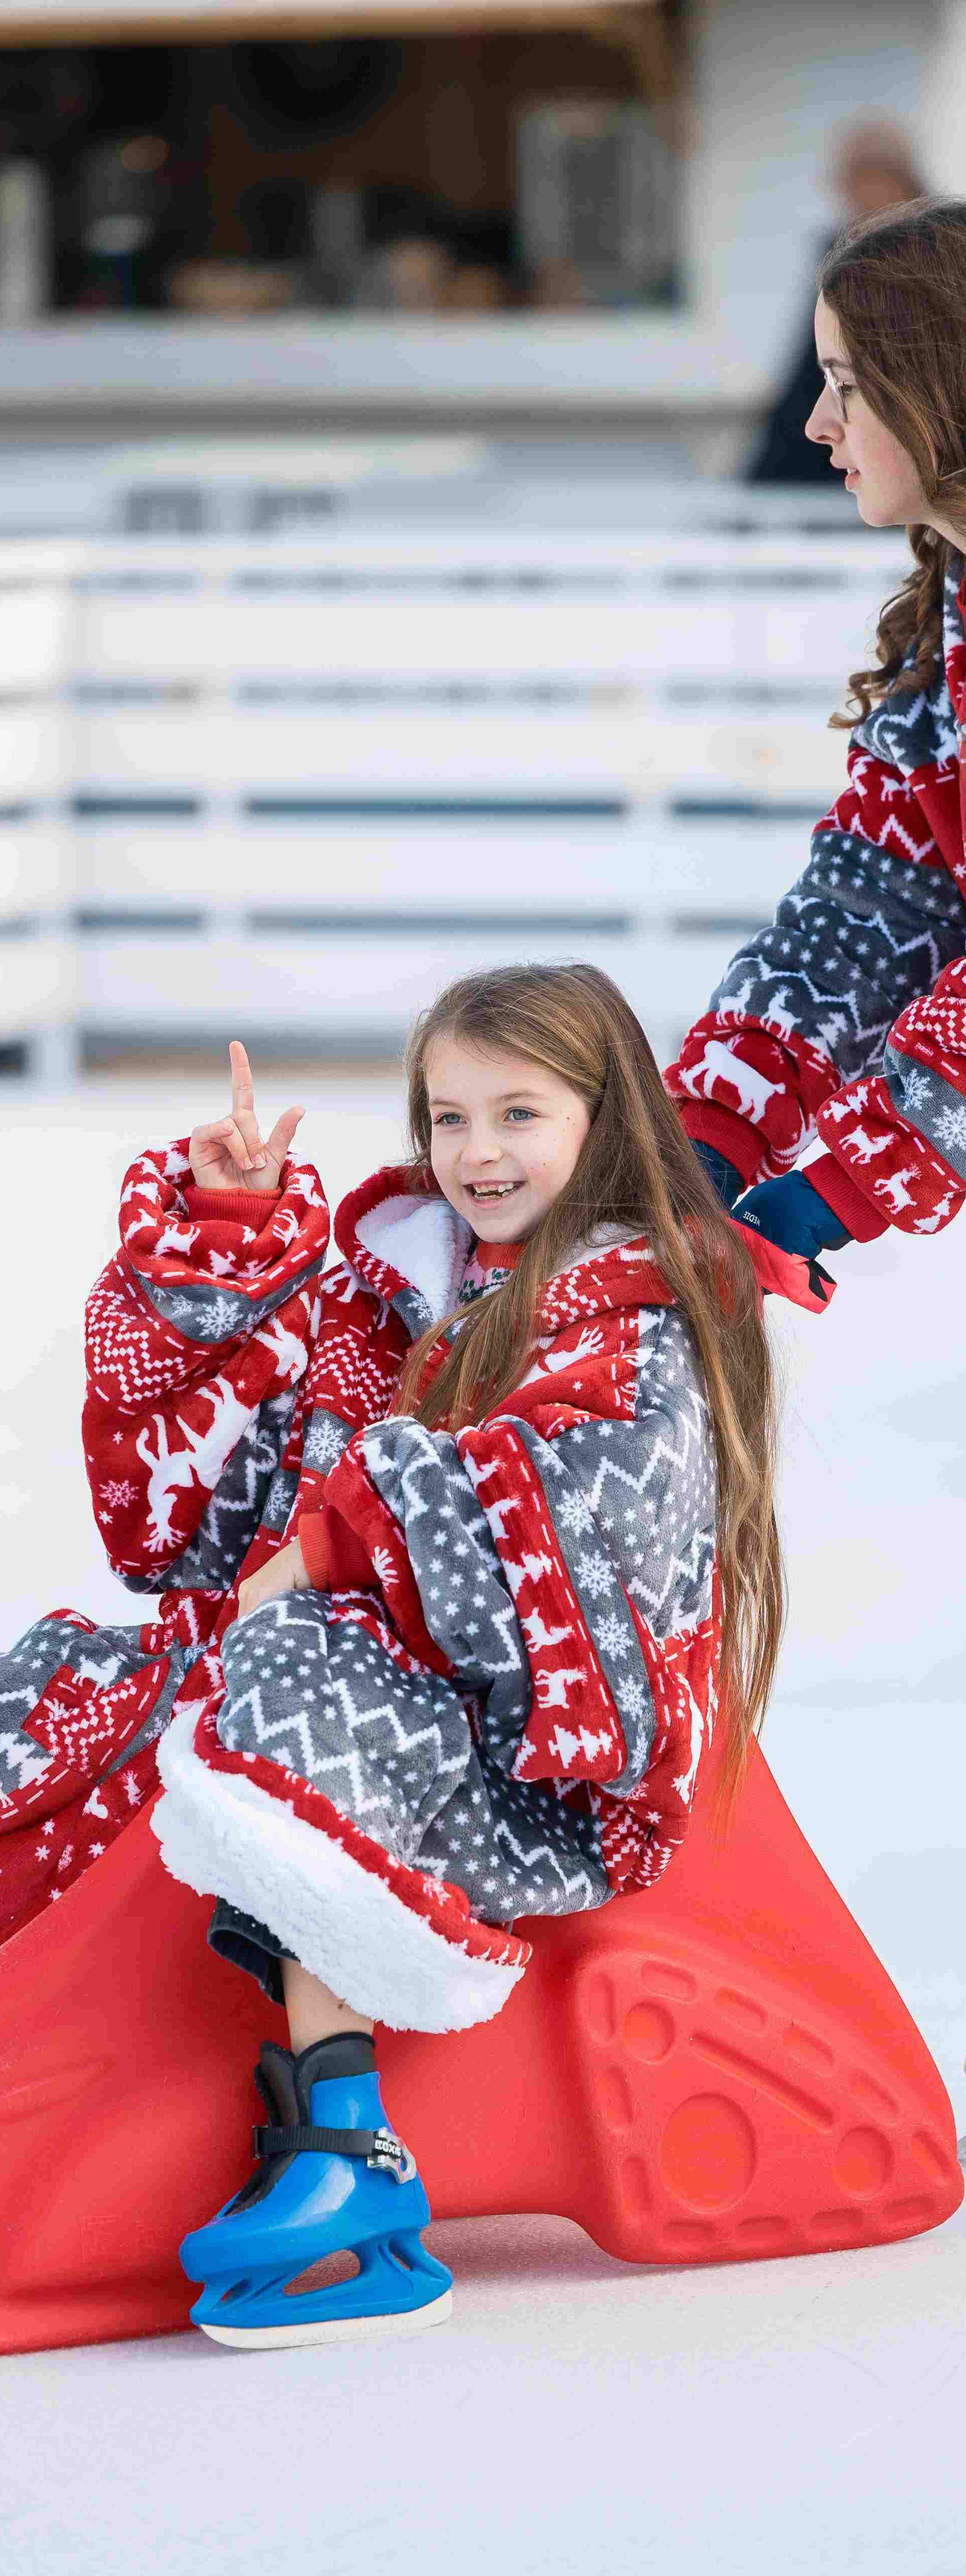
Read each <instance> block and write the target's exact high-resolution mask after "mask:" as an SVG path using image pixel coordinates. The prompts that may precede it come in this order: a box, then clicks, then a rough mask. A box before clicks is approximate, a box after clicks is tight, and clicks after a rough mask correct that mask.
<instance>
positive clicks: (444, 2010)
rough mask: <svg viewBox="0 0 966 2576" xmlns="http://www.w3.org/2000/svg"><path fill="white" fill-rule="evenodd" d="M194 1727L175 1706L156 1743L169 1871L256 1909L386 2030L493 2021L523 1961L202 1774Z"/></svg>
mask: <svg viewBox="0 0 966 2576" xmlns="http://www.w3.org/2000/svg"><path fill="white" fill-rule="evenodd" d="M196 1724H197V1714H196V1712H195V1711H194V1710H192V1709H185V1710H184V1711H183V1712H182V1714H181V1716H180V1717H177V1718H175V1719H174V1720H173V1723H172V1724H171V1726H169V1727H168V1729H167V1732H166V1733H165V1734H164V1735H163V1736H162V1737H161V1739H160V1742H159V1745H158V1769H159V1771H160V1774H161V1778H162V1781H163V1783H164V1788H165V1793H166V1794H165V1796H164V1797H163V1798H161V1799H160V1800H159V1801H158V1804H157V1806H156V1807H155V1808H154V1810H153V1812H152V1816H151V1828H152V1832H153V1833H155V1834H156V1835H157V1838H158V1841H159V1843H160V1845H161V1857H162V1859H163V1861H164V1865H165V1868H166V1869H167V1870H169V1871H170V1874H171V1876H172V1878H177V1879H180V1880H181V1881H182V1882H183V1884H184V1885H185V1886H186V1887H193V1888H194V1889H195V1890H196V1892H197V1894H198V1895H199V1896H221V1897H223V1898H224V1899H225V1901H226V1903H227V1904H229V1905H234V1906H237V1907H238V1908H239V1910H240V1911H241V1912H242V1913H243V1914H252V1915H254V1916H255V1917H256V1919H257V1920H258V1921H259V1922H260V1923H265V1924H266V1925H267V1926H268V1928H269V1929H270V1930H271V1931H272V1932H274V1934H275V1937H276V1940H279V1941H281V1942H282V1943H283V1944H284V1947H285V1948H286V1950H290V1951H291V1952H292V1953H293V1955H294V1957H295V1958H296V1959H299V1960H300V1961H301V1964H302V1966H303V1968H307V1969H308V1971H309V1974H310V1976H313V1977H321V1979H322V1981H323V1983H324V1984H325V1985H327V1986H331V1987H332V1989H333V1992H334V1993H335V1994H337V1995H343V1996H344V1997H345V1998H346V2001H347V2002H350V2003H351V2004H352V2006H353V2009H354V2011H356V2012H362V2013H366V2014H369V2015H371V2017H372V2019H373V2021H381V2022H385V2023H386V2024H387V2026H388V2027H389V2028H390V2029H391V2030H426V2031H446V2030H471V2029H472V2028H473V2026H474V2024H475V2023H476V2022H481V2021H492V2019H493V2016H494V2014H495V2013H498V2012H499V2011H500V2010H501V2008H502V2006H503V2005H504V2004H505V2003H506V2002H507V2000H508V1998H509V1996H510V1995H511V1994H512V1992H513V1988H514V1986H515V1985H516V1984H517V1981H518V1979H519V1978H520V1977H521V1976H522V1975H523V1969H522V1968H521V1967H510V1966H506V1967H500V1966H498V1965H497V1964H496V1962H495V1961H493V1960H490V1959H474V1958H472V1957H471V1956H470V1955H469V1953H468V1952H467V1951H466V1950H462V1949H460V1948H459V1947H458V1946H457V1944H456V1943H455V1942H452V1941H447V1940H446V1939H445V1938H444V1936H443V1934H442V1933H440V1932H435V1931H434V1930H433V1927H432V1924H431V1923H428V1922H427V1921H426V1918H425V1916H424V1915H421V1914H413V1913H411V1912H410V1910H409V1907H408V1906H406V1905H404V1904H403V1903H402V1900H401V1898H400V1897H398V1896H396V1895H394V1893H393V1890H392V1888H391V1887H388V1886H387V1885H386V1882H385V1880H384V1879H381V1878H378V1877H377V1876H376V1875H375V1873H374V1872H373V1871H372V1870H368V1869H363V1868H362V1866H361V1864H360V1862H359V1861H357V1860H353V1858H352V1855H351V1853H350V1852H347V1851H346V1850H345V1848H344V1846H343V1845H342V1844H341V1843H340V1842H336V1841H335V1840H334V1839H333V1838H332V1837H331V1836H330V1835H328V1834H325V1833H322V1832H320V1831H319V1830H318V1829H317V1827H316V1826H314V1825H310V1824H307V1823H306V1821H305V1818H304V1817H302V1816H296V1815H295V1814H293V1811H292V1809H291V1807H288V1806H285V1805H283V1804H282V1803H281V1802H280V1801H279V1800H278V1799H275V1798H272V1797H270V1796H269V1794H268V1792H267V1791H266V1790H265V1789H260V1788H259V1787H258V1785H257V1783H256V1782H255V1781H254V1780H248V1779H246V1778H245V1777H244V1774H242V1773H239V1772H235V1771H218V1772H214V1771H211V1770H209V1768H208V1765H207V1763H205V1762H202V1761H201V1760H200V1758H199V1756H198V1754H197V1753H196V1752H195V1750H194V1732H195V1727H196Z"/></svg>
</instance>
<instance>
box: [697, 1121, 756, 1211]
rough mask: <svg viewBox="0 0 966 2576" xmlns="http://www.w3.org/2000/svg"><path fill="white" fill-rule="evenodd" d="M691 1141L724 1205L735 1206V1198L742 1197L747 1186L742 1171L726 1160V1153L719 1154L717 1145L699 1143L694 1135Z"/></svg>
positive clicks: (727, 1206)
mask: <svg viewBox="0 0 966 2576" xmlns="http://www.w3.org/2000/svg"><path fill="white" fill-rule="evenodd" d="M691 1143H692V1145H693V1146H694V1151H695V1153H696V1155H697V1157H698V1161H699V1163H703V1164H704V1168H705V1171H706V1172H707V1175H708V1179H709V1181H710V1182H711V1186H712V1188H713V1189H715V1190H717V1193H718V1197H719V1199H720V1200H721V1201H722V1204H723V1206H725V1207H726V1208H733V1206H734V1203H735V1200H736V1199H738V1198H740V1197H741V1193H742V1190H743V1189H744V1186H745V1184H744V1181H743V1180H742V1177H741V1173H740V1172H736V1170H735V1167H734V1164H733V1163H728V1162H726V1160H725V1157H724V1155H723V1154H719V1152H718V1148H717V1146H716V1145H699V1144H697V1143H696V1142H695V1139H694V1137H693V1136H692V1138H691Z"/></svg>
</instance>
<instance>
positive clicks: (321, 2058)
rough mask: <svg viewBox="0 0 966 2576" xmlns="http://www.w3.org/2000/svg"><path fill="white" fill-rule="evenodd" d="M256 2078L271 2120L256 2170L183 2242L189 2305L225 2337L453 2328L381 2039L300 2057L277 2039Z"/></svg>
mask: <svg viewBox="0 0 966 2576" xmlns="http://www.w3.org/2000/svg"><path fill="white" fill-rule="evenodd" d="M255 2081H256V2084H257V2085H258V2089H259V2092H260V2094H261V2097H262V2100H263V2102H264V2104H265V2108H266V2110H267V2112H268V2114H269V2123H270V2125H269V2126H267V2127H265V2128H257V2129H256V2130H255V2153H256V2156H257V2158H258V2162H257V2165H256V2169H255V2172H254V2173H253V2175H252V2177H251V2180H250V2181H249V2182H247V2183H246V2184H245V2186H244V2189H243V2190H242V2191H240V2192H238V2193H237V2194H236V2197H235V2199H234V2200H229V2201H226V2203H225V2206H224V2208H223V2209H220V2210H219V2211H218V2213H217V2216H216V2217H215V2218H212V2219H211V2220H210V2221H209V2223H208V2225H207V2227H196V2228H195V2229H193V2231H192V2233H191V2235H190V2236H186V2237H185V2240H184V2244H183V2245H182V2247H181V2260H182V2263H183V2265H184V2268H185V2271H186V2272H187V2275H188V2279H189V2281H203V2282H204V2285H205V2286H204V2288H203V2290H202V2293H201V2297H200V2299H196V2301H195V2304H194V2307H193V2308H192V2311H191V2314H192V2318H193V2320H194V2323H195V2325H197V2326H201V2327H202V2329H203V2331H204V2333H205V2334H207V2335H211V2336H212V2337H213V2338H214V2341H215V2342H216V2343H229V2344H237V2345H238V2346H239V2347H240V2348H241V2349H243V2350H244V2349H246V2348H250V2349H252V2350H260V2349H262V2348H264V2347H266V2346H269V2345H272V2344H308V2343H337V2342H343V2341H354V2340H356V2339H357V2338H359V2337H361V2336H363V2335H370V2334H373V2335H374V2334H379V2333H385V2332H386V2331H387V2330H388V2331H389V2332H391V2333H395V2334H418V2333H419V2332H420V2331H421V2330H422V2328H423V2327H424V2326H437V2325H442V2324H443V2322H444V2320H445V2318H447V2317H448V2315H449V2312H450V2306H451V2295H450V2294H451V2290H452V2273H450V2272H448V2271H447V2270H446V2267H445V2264H443V2263H437V2262H435V2261H434V2258H433V2256H432V2255H431V2254H427V2252H426V2249H425V2246H424V2245H423V2244H422V2243H421V2242H420V2229H421V2228H423V2227H425V2226H426V2224H427V2222H428V2219H429V2216H430V2209H429V2202H428V2200H427V2198H426V2194H425V2192H424V2190H423V2186H422V2183H421V2182H420V2179H419V2175H418V2173H417V2171H416V2165H415V2161H414V2158H413V2157H412V2156H411V2155H410V2153H409V2150H408V2148H407V2147H404V2146H403V2145H402V2144H401V2142H400V2140H399V2139H398V2138H397V2137H395V2136H394V2135H393V2132H392V2130H391V2129H390V2127H389V2125H388V2122H387V2119H386V2114H385V2111H384V2109H383V2105H382V2099H381V2095H380V2091H379V2077H378V2075H377V2073H376V2062H375V2051H374V2049H373V2045H372V2041H371V2040H370V2039H367V2038H365V2037H364V2036H359V2037H356V2036H355V2035H354V2034H353V2035H349V2034H346V2036H345V2037H344V2038H337V2039H324V2040H318V2041H317V2042H316V2043H315V2045H314V2047H312V2048H304V2049H303V2050H302V2053H301V2056H299V2057H293V2056H292V2054H291V2052H290V2050H289V2049H287V2048H278V2047H276V2046H275V2044H274V2043H273V2042H272V2041H266V2043H265V2045H264V2046H263V2048H262V2052H261V2059H260V2063H259V2065H258V2066H257V2068H256V2070H255Z"/></svg>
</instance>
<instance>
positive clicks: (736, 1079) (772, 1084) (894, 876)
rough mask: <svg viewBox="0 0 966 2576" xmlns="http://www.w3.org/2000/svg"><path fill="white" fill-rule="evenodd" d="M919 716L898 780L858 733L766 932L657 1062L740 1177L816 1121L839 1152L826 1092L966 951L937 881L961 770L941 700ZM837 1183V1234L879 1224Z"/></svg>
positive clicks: (694, 1133)
mask: <svg viewBox="0 0 966 2576" xmlns="http://www.w3.org/2000/svg"><path fill="white" fill-rule="evenodd" d="M920 709H921V702H920ZM927 712H931V714H932V716H933V718H934V722H933V724H932V727H931V728H927V736H928V738H927V740H926V741H924V742H921V743H916V744H914V745H913V747H912V751H910V752H908V753H907V755H906V756H908V757H912V756H913V752H917V753H922V754H925V753H926V752H927V751H930V752H931V758H929V759H926V758H923V760H922V763H921V765H919V766H917V767H915V768H914V769H912V771H911V772H910V771H909V770H907V769H906V768H905V766H904V765H900V764H899V763H897V762H896V760H895V759H891V760H888V759H885V758H883V757H881V756H879V755H878V754H877V753H876V751H875V750H873V749H872V748H870V741H874V742H882V741H883V738H884V740H885V745H886V747H889V748H893V749H895V748H900V747H901V746H898V745H896V744H895V742H894V740H893V734H892V733H888V732H886V733H885V735H884V728H883V725H882V723H880V722H878V721H877V719H876V718H875V717H873V719H872V720H871V723H870V726H869V727H861V726H860V727H859V728H858V729H857V732H856V733H855V734H854V735H853V738H852V745H851V748H850V752H849V774H850V783H849V786H848V788H847V790H846V791H845V793H844V794H843V795H842V796H840V797H839V799H838V802H837V804H836V805H834V806H833V808H832V810H831V813H829V814H827V815H826V816H825V818H824V820H823V821H822V822H821V823H819V824H818V826H817V828H816V831H815V832H814V834H813V837H812V853H811V860H810V864H809V866H808V867H807V868H806V869H805V872H804V875H803V876H801V877H800V878H799V880H798V883H797V885H795V886H793V887H792V889H791V892H790V894H787V895H786V896H785V897H784V900H783V901H782V902H781V903H780V904H779V906H778V911H777V913H776V915H775V919H774V921H773V923H772V924H771V927H770V928H769V929H767V930H763V931H761V932H760V933H759V935H758V936H757V937H756V938H754V939H750V940H749V941H748V942H747V944H746V946H745V947H744V948H741V949H739V951H738V954H737V956H736V957H734V958H733V959H732V961H731V965H730V966H729V968H728V971H727V974H726V975H725V977H724V979H723V981H722V982H721V984H719V986H718V988H717V991H716V992H715V993H714V994H713V995H712V998H711V1003H710V1006H709V1009H708V1011H707V1013H706V1014H705V1016H704V1018H702V1019H700V1020H698V1021H696V1022H695V1025H694V1027H693V1028H692V1029H691V1030H690V1031H689V1033H688V1035H687V1037H686V1038H685V1040H684V1043H683V1046H682V1048H681V1052H680V1054H679V1056H678V1058H677V1061H676V1063H675V1064H673V1065H672V1066H671V1067H670V1069H669V1072H668V1075H667V1077H666V1079H667V1083H668V1088H669V1090H670V1091H671V1093H672V1095H673V1097H674V1098H675V1099H676V1100H677V1102H678V1104H679V1107H680V1110H681V1115H682V1118H683V1120H684V1124H685V1126H686V1128H687V1130H688V1134H689V1135H690V1136H691V1137H692V1138H693V1139H694V1141H695V1142H696V1143H697V1142H704V1143H706V1144H709V1145H715V1146H717V1148H718V1151H719V1152H720V1153H722V1154H724V1155H725V1156H726V1157H727V1159H728V1161H729V1162H731V1163H733V1164H734V1165H735V1166H736V1168H737V1170H738V1171H740V1173H741V1174H742V1177H743V1179H744V1180H745V1181H746V1182H747V1183H750V1182H753V1181H756V1180H764V1179H766V1178H768V1177H769V1176H770V1175H773V1174H776V1173H780V1172H783V1171H787V1170H788V1169H789V1168H790V1167H791V1165H792V1164H794V1163H795V1162H797V1160H798V1157H799V1155H800V1154H801V1153H802V1152H803V1151H804V1149H805V1147H806V1146H807V1145H808V1144H809V1143H810V1141H811V1139H812V1137H813V1136H814V1134H815V1129H816V1122H817V1123H818V1126H819V1128H820V1130H821V1132H822V1135H823V1139H824V1141H825V1143H826V1144H827V1145H829V1146H830V1147H831V1150H832V1153H833V1154H834V1155H835V1156H839V1147H838V1144H837V1142H836V1135H837V1131H836V1129H835V1127H834V1126H833V1127H832V1129H831V1131H830V1128H829V1117H828V1104H830V1103H831V1102H832V1100H833V1096H834V1094H835V1093H836V1092H837V1091H838V1090H839V1088H840V1086H841V1085H842V1084H843V1083H844V1084H848V1085H850V1086H851V1085H853V1084H854V1082H855V1080H856V1079H857V1078H859V1079H861V1078H863V1077H864V1076H865V1075H866V1074H867V1073H869V1071H870V1070H872V1069H873V1068H878V1067H879V1066H880V1065H881V1062H882V1056H883V1049H884V1047H885V1045H886V1042H887V1040H888V1038H889V1033H890V1029H891V1028H892V1024H893V1022H894V1021H895V1020H896V1019H897V1018H898V1017H900V1015H901V1014H902V1013H904V1012H905V1011H907V1010H908V1008H909V1006H910V1005H912V1004H914V1003H917V1002H919V1001H920V1000H921V998H922V996H924V995H928V994H930V993H931V992H932V989H933V987H934V986H935V985H936V984H937V979H940V978H941V977H942V976H943V975H944V972H945V970H946V969H947V968H948V967H949V966H950V965H951V963H952V961H953V960H954V959H959V958H961V957H962V955H963V951H964V949H966V903H964V901H963V896H962V894H961V893H960V890H959V887H958V885H957V883H956V882H955V877H954V876H953V875H952V874H951V873H950V870H951V868H952V867H953V865H955V868H956V871H957V873H958V874H961V873H962V864H963V843H962V825H961V821H960V816H959V770H958V761H956V760H951V759H949V758H948V757H945V756H944V757H940V754H941V753H942V751H943V746H944V745H946V743H947V736H948V735H949V732H950V728H951V726H952V718H951V710H950V708H949V699H948V691H947V692H946V695H945V716H944V717H943V710H942V708H940V707H938V706H937V707H934V708H933V709H932V710H931V711H927ZM941 718H942V721H941ZM952 741H953V745H954V746H955V729H954V728H953V729H952ZM823 1113H824V1114H823ZM809 1178H810V1179H811V1180H813V1181H814V1180H816V1178H817V1175H816V1173H815V1172H814V1171H810V1173H809ZM819 1186H822V1184H821V1183H820V1184H819ZM843 1189H844V1196H843V1197H842V1202H841V1205H840V1204H839V1201H838V1200H837V1198H836V1197H835V1195H834V1194H833V1191H834V1181H833V1186H832V1187H830V1188H829V1190H828V1192H827V1193H824V1192H823V1194H827V1195H828V1198H829V1203H830V1205H832V1206H833V1207H835V1208H836V1209H837V1212H838V1213H840V1214H841V1215H842V1217H843V1219H844V1222H845V1223H846V1224H848V1225H849V1226H850V1230H851V1231H852V1232H853V1233H860V1234H861V1233H863V1232H870V1233H877V1232H879V1231H881V1222H880V1221H877V1219H876V1216H875V1212H874V1210H872V1211H871V1214H872V1221H871V1223H870V1225H869V1226H868V1227H867V1228H864V1227H863V1225H862V1209H861V1195H862V1191H861V1181H860V1186H859V1189H858V1190H857V1191H855V1192H852V1193H850V1191H849V1188H848V1184H847V1183H845V1184H844V1185H843ZM857 1202H858V1204H857ZM881 1213H882V1214H883V1215H884V1214H886V1213H887V1211H886V1209H885V1207H883V1210H882V1212H881Z"/></svg>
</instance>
